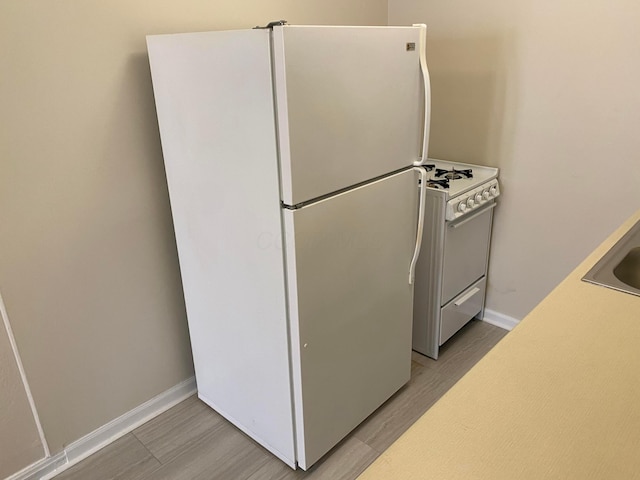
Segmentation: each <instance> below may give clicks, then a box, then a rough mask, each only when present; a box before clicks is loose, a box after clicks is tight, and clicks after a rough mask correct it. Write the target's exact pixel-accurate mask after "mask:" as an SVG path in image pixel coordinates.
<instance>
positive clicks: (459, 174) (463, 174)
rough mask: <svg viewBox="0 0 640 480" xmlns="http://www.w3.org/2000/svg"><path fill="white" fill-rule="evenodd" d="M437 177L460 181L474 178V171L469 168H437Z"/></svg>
mask: <svg viewBox="0 0 640 480" xmlns="http://www.w3.org/2000/svg"><path fill="white" fill-rule="evenodd" d="M436 177H444V178H446V179H448V180H458V179H460V178H473V170H472V169H471V168H467V169H464V170H456V169H455V168H452V169H451V170H443V169H442V168H436Z"/></svg>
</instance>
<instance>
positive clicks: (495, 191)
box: [423, 158, 500, 221]
mask: <svg viewBox="0 0 640 480" xmlns="http://www.w3.org/2000/svg"><path fill="white" fill-rule="evenodd" d="M423 167H424V168H425V169H426V170H427V185H426V186H427V187H428V188H431V189H435V190H442V191H443V192H444V194H445V198H446V199H447V207H446V208H447V214H446V219H447V220H448V221H451V220H455V219H456V218H459V217H461V216H462V215H464V214H468V213H471V211H473V210H476V209H479V208H481V207H482V206H483V205H485V204H487V203H489V202H492V201H493V199H494V198H495V197H497V196H498V195H500V187H499V185H498V169H497V168H494V167H484V166H480V165H471V164H468V163H458V162H446V161H443V160H435V159H431V158H430V159H429V162H428V163H427V164H425V165H423Z"/></svg>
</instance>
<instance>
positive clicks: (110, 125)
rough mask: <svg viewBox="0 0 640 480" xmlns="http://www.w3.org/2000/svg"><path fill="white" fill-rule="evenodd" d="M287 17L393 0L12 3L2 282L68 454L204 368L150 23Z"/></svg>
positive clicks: (300, 19) (348, 20)
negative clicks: (176, 225)
mask: <svg viewBox="0 0 640 480" xmlns="http://www.w3.org/2000/svg"><path fill="white" fill-rule="evenodd" d="M276 19H287V20H289V22H291V23H315V24H331V23H333V24H385V23H386V21H387V2H386V1H383V0H375V1H364V0H359V1H356V0H354V1H349V2H344V1H339V0H322V1H320V0H314V1H311V0H308V1H300V0H279V1H258V0H253V1H237V0H235V1H232V0H209V1H206V2H205V1H197V0H187V1H182V2H174V1H166V0H164V1H154V2H148V1H140V0H134V1H131V0H127V1H124V0H111V1H85V0H82V1H81V0H57V1H55V2H49V1H42V0H39V1H37V0H6V1H3V2H1V3H0V45H1V47H0V71H1V72H2V74H1V75H0V125H1V126H2V128H0V158H1V159H2V161H1V162H0V218H1V219H2V221H1V222H0V291H2V294H3V296H4V299H5V303H6V306H7V310H8V312H9V316H10V318H11V321H12V326H13V330H14V333H15V336H16V340H17V344H18V348H19V350H20V353H21V355H22V359H23V362H24V366H25V370H26V373H27V377H28V379H29V382H30V384H31V387H32V391H33V395H34V398H35V403H36V406H37V409H38V412H39V415H40V417H41V420H42V423H43V428H44V432H45V436H46V438H47V440H48V442H49V445H50V448H51V451H52V453H56V452H58V451H60V450H61V449H62V448H63V447H64V446H65V445H67V444H69V443H70V442H72V441H73V440H76V439H78V438H79V437H81V436H83V435H85V434H87V433H88V432H90V431H92V430H94V429H95V428H97V427H99V426H101V425H103V424H105V423H106V422H108V421H109V420H111V419H113V418H115V417H117V416H119V415H121V414H122V413H124V412H126V411H128V410H130V409H132V408H134V407H135V406H137V405H139V404H141V403H143V402H144V401H146V400H148V399H150V398H151V397H153V396H154V395H156V394H158V393H160V392H162V391H164V390H166V389H168V388H170V387H172V386H174V385H176V384H177V383H179V382H180V381H182V380H184V379H186V378H188V377H189V376H191V375H192V365H191V357H190V348H189V343H188V337H187V325H186V320H185V312H184V304H183V298H182V292H181V284H180V275H179V270H178V263H177V257H176V250H175V243H174V239H173V230H172V223H171V216H170V209H169V201H168V197H167V190H166V184H165V179H164V170H163V165H162V156H161V151H160V141H159V137H158V131H157V123H156V118H155V110H154V104H153V96H152V90H151V79H150V75H149V67H148V61H147V56H146V47H145V35H146V34H153V33H166V32H178V31H197V30H210V29H227V28H245V27H252V26H254V25H256V24H261V25H262V24H265V23H267V22H269V21H271V20H276ZM5 435H7V433H6V432H4V431H0V437H2V438H3V440H6V439H5V438H4V436H5ZM0 445H2V443H0Z"/></svg>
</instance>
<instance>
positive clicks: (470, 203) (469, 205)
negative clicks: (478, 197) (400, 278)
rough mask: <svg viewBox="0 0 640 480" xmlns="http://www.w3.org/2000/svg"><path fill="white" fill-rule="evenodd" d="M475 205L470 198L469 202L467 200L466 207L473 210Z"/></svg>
mask: <svg viewBox="0 0 640 480" xmlns="http://www.w3.org/2000/svg"><path fill="white" fill-rule="evenodd" d="M475 204H476V202H475V201H474V200H473V198H470V199H469V200H467V207H469V208H473V207H474V206H475Z"/></svg>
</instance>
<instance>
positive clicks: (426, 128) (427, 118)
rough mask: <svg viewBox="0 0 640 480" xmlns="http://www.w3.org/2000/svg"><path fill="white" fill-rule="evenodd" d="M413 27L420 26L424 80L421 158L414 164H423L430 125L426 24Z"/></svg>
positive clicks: (421, 63) (429, 85)
mask: <svg viewBox="0 0 640 480" xmlns="http://www.w3.org/2000/svg"><path fill="white" fill-rule="evenodd" d="M413 26H414V27H420V70H421V71H422V81H423V82H424V132H423V137H422V158H421V159H420V160H418V161H416V162H414V165H416V166H418V165H424V164H425V163H427V155H428V152H429V127H430V125H431V81H430V80H429V69H428V68H427V26H426V25H425V24H424V23H415V24H414V25H413Z"/></svg>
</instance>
